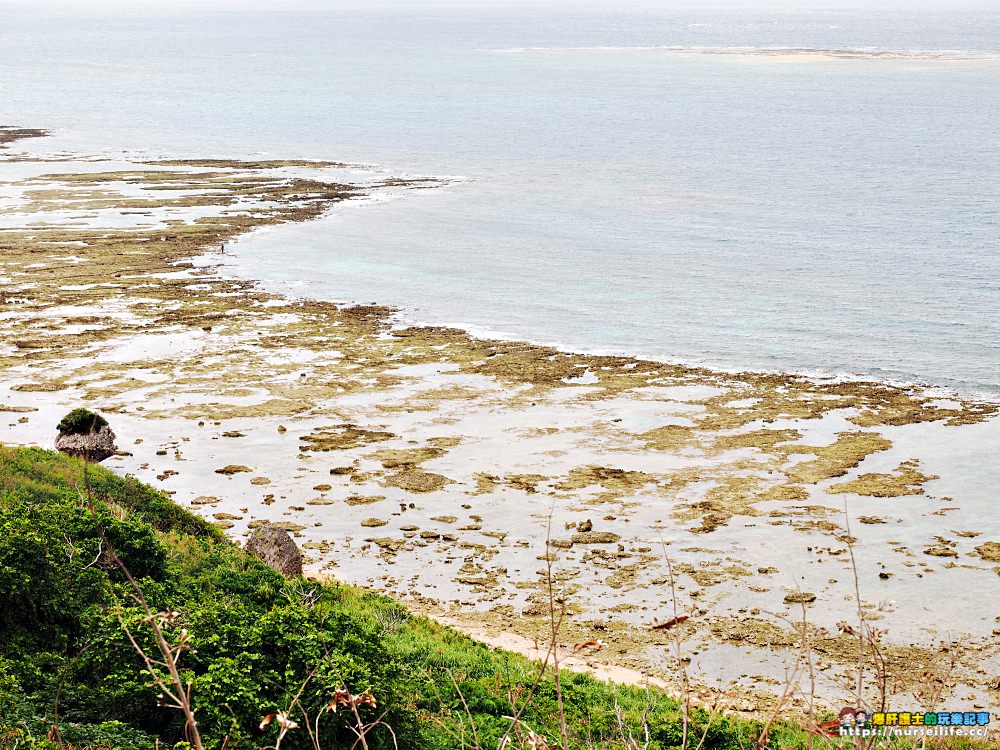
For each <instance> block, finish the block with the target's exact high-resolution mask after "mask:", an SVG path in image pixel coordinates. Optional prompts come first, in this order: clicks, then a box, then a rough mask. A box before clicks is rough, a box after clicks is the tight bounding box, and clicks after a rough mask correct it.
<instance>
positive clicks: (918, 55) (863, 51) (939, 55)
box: [479, 45, 1000, 62]
mask: <svg viewBox="0 0 1000 750" xmlns="http://www.w3.org/2000/svg"><path fill="white" fill-rule="evenodd" d="M479 51H481V52H500V53H503V52H509V53H517V52H666V53H674V54H680V55H749V56H760V57H792V56H795V57H817V58H832V59H842V60H932V61H957V62H962V61H966V62H970V61H988V60H1000V52H993V51H986V50H943V49H937V50H924V49H911V50H905V49H879V48H874V47H794V46H790V47H690V46H684V45H636V46H615V45H595V46H580V47H507V48H502V49H481V50H479Z"/></svg>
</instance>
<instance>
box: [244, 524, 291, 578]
mask: <svg viewBox="0 0 1000 750" xmlns="http://www.w3.org/2000/svg"><path fill="white" fill-rule="evenodd" d="M246 549H247V552H250V553H252V554H254V555H256V556H257V557H259V558H260V559H261V560H262V561H263V562H264V564H265V565H267V566H268V567H270V568H274V570H276V571H278V572H279V573H281V575H283V576H298V575H302V553H301V552H299V548H298V546H297V545H296V544H295V540H294V539H292V535H291V534H289V533H288V532H287V531H285V530H284V529H282V528H279V527H277V526H261V527H260V528H259V529H256V530H255V531H254V532H253V534H252V535H251V537H250V541H248V542H247V546H246Z"/></svg>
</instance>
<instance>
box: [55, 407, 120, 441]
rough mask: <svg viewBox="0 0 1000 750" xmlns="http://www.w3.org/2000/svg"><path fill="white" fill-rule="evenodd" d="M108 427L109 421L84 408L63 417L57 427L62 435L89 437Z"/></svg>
mask: <svg viewBox="0 0 1000 750" xmlns="http://www.w3.org/2000/svg"><path fill="white" fill-rule="evenodd" d="M107 426H108V420H106V419H105V418H104V417H102V416H101V415H100V414H96V413H94V412H92V411H90V409H84V408H83V407H82V406H81V407H79V408H77V409H74V410H73V411H71V412H70V413H69V414H67V415H66V416H65V417H63V418H62V419H61V420H60V421H59V424H58V426H57V429H58V430H59V434H60V435H87V434H89V433H91V432H97V431H98V430H100V429H101V428H102V427H107Z"/></svg>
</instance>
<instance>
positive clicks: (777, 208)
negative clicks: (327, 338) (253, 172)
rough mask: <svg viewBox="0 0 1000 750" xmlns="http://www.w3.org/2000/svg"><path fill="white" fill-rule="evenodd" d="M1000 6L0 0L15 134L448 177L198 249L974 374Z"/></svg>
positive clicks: (555, 323)
mask: <svg viewBox="0 0 1000 750" xmlns="http://www.w3.org/2000/svg"><path fill="white" fill-rule="evenodd" d="M998 118H1000V14H998V13H996V12H993V11H991V10H990V9H989V8H986V9H983V10H974V9H966V10H962V11H941V10H939V11H932V10H920V11H901V10H895V11H890V10H883V11H874V10H866V11H858V10H845V9H833V10H809V11H805V10H792V9H784V10H782V9H775V8H772V9H767V10H752V11H751V10H721V9H692V8H687V9H680V8H675V9H669V8H666V9H665V8H663V7H659V8H657V7H653V6H649V7H640V6H634V7H631V8H628V7H626V8H624V9H622V8H621V7H616V6H615V5H614V4H611V3H608V4H605V5H601V4H589V5H586V6H583V5H579V4H572V3H567V4H563V5H559V6H546V7H541V6H538V5H536V6H520V5H514V4H500V3H496V4H490V3H462V4H459V3H452V4H444V3H437V4H428V3H397V4H395V5H390V4H388V3H379V2H374V3H368V4H364V5H361V4H350V5H347V4H339V3H299V4H297V3H295V2H290V3H282V4H280V5H278V4H275V5H273V6H269V5H267V4H255V5H231V6H213V4H212V3H211V2H205V3H203V4H202V5H201V6H198V5H194V4H192V5H187V6H183V7H168V6H166V5H164V6H163V7H155V6H145V5H139V6H134V7H128V6H125V5H119V6H116V7H110V6H109V7H105V8H101V7H99V6H96V5H93V4H89V3H86V4H83V3H81V4H72V3H70V4H68V5H58V4H43V3H32V4H23V3H9V2H8V3H4V2H0V122H2V123H6V124H16V125H22V126H32V127H45V128H50V129H51V130H52V131H53V133H54V136H53V138H51V139H48V140H46V141H34V142H31V141H29V142H26V144H25V145H23V146H22V147H23V148H30V149H32V150H35V149H43V150H46V151H50V152H59V151H70V152H74V153H76V152H82V153H86V154H101V155H108V154H110V155H125V156H127V157H129V158H145V157H149V156H179V157H184V156H190V157H196V156H197V157H207V156H220V157H246V158H259V157H265V156H266V157H268V158H284V157H290V158H291V157H296V158H298V157H301V158H313V159H333V160H338V161H346V162H351V163H356V164H359V165H365V166H364V167H359V168H358V169H356V170H354V172H356V174H357V177H358V178H359V179H370V178H371V177H373V176H375V177H378V176H382V175H384V174H391V175H397V176H434V177H442V178H448V182H447V184H445V185H443V186H442V187H440V188H436V189H431V190H410V191H397V192H396V193H393V194H391V195H386V196H384V197H385V199H382V200H370V201H359V202H352V203H346V204H341V205H340V206H338V207H337V208H335V209H334V210H333V211H332V212H331V213H330V214H329V215H328V216H326V217H324V218H322V219H320V220H318V221H314V222H311V223H308V224H303V225H292V226H284V227H280V228H276V229H272V230H267V231H263V232H259V233H256V234H253V235H250V236H248V237H246V238H244V239H242V240H240V241H239V242H237V243H236V244H235V245H234V247H233V252H232V257H231V258H230V260H229V266H228V269H227V272H230V273H234V274H238V275H241V276H245V277H249V278H253V279H258V280H260V281H261V282H262V284H264V285H265V286H266V287H268V288H272V289H280V290H284V291H287V292H289V293H292V294H296V295H301V296H308V297H316V298H323V299H335V300H345V301H359V302H378V303H384V304H390V305H396V306H398V307H400V308H401V315H402V316H403V317H404V318H406V319H409V320H415V321H420V322H426V323H435V324H445V325H452V326H458V327H464V328H467V329H470V330H472V331H474V332H477V333H482V334H483V335H496V336H503V337H509V338H516V339H525V340H531V341H538V342H543V343H551V344H556V345H558V346H560V347H564V348H567V349H573V350H579V351H595V352H620V353H628V354H635V355H641V356H648V357H653V358H659V359H664V360H667V361H672V362H686V363H696V364H703V365H708V366H711V367H716V368H724V369H757V370H782V371H793V372H806V373H812V374H817V375H834V376H851V377H854V376H860V377H866V378H872V377H874V378H878V379H884V380H890V381H902V382H919V383H927V384H931V385H934V386H940V387H942V388H943V389H946V390H949V391H956V392H958V393H962V394H965V395H973V396H985V397H987V398H993V399H996V398H1000V366H998V365H1000V202H998V196H1000V126H998V124H997V122H998Z"/></svg>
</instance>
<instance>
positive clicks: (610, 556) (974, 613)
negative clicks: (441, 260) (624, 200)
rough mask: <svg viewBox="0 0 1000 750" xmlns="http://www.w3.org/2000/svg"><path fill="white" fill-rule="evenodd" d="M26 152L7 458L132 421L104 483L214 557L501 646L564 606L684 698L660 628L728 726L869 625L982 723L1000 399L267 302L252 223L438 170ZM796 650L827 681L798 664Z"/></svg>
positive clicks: (1, 244) (14, 186) (828, 681)
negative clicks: (133, 484) (357, 179)
mask: <svg viewBox="0 0 1000 750" xmlns="http://www.w3.org/2000/svg"><path fill="white" fill-rule="evenodd" d="M16 134H19V135H16ZM15 135H16V137H15ZM42 135H44V133H43V132H42V131H29V130H23V129H21V130H18V129H0V321H2V323H0V324H2V330H3V336H2V338H0V372H2V378H0V420H2V423H3V431H2V432H0V441H2V442H4V443H8V444H37V445H43V446H46V447H49V446H51V444H52V441H53V439H54V437H55V425H56V423H57V422H58V420H59V418H60V417H61V416H62V415H63V414H64V413H66V412H67V411H69V410H70V409H72V408H74V407H76V406H80V405H84V406H87V407H88V408H91V409H93V410H96V411H99V412H101V413H102V414H104V415H106V416H107V418H108V419H109V421H110V422H111V424H112V426H113V429H114V430H115V432H116V433H117V435H118V443H119V448H120V449H121V450H120V452H119V454H118V455H117V456H115V457H114V458H112V459H110V460H109V461H108V462H107V464H106V465H108V466H109V467H110V468H112V469H113V470H115V471H116V472H120V473H130V474H134V475H136V476H137V477H139V478H141V479H142V480H144V481H147V482H150V483H151V484H153V485H154V486H156V487H159V488H161V489H162V490H163V491H164V492H166V493H168V494H169V495H171V496H172V497H173V498H174V500H175V501H177V502H179V503H181V504H182V505H184V506H186V507H190V508H191V509H192V510H193V511H194V512H196V513H199V514H201V515H202V516H205V517H207V518H209V519H211V520H213V521H214V522H216V523H217V524H218V525H219V526H221V527H222V528H224V529H226V531H227V533H229V534H230V535H232V536H233V537H234V538H236V539H241V538H243V537H244V536H246V535H247V534H249V533H250V531H251V530H252V529H254V528H256V527H259V526H261V525H263V524H266V523H275V524H278V525H281V526H282V527H284V528H286V529H288V530H289V531H290V532H291V533H292V534H293V535H294V536H295V537H296V540H297V542H298V543H299V545H300V547H302V549H303V551H304V552H305V554H306V555H307V558H308V568H309V570H310V572H311V574H312V575H317V576H323V575H329V576H335V577H337V578H340V579H343V580H345V581H348V582H351V583H355V584H360V585H365V586H369V587H372V588H374V589H378V590H380V591H383V592H385V593H388V594H390V595H392V596H394V597H396V598H398V599H399V600H400V601H403V602H405V603H406V604H407V605H408V606H410V607H412V608H413V609H416V610H419V611H421V612H425V613H427V614H431V615H434V616H437V617H439V618H442V619H444V620H446V621H447V622H449V623H451V624H454V625H455V626H457V627H460V628H466V629H468V630H470V632H474V633H476V634H478V635H480V637H483V638H485V639H486V640H488V641H490V642H494V643H497V644H500V645H507V646H508V647H512V648H522V647H523V648H526V649H528V650H530V648H528V646H526V645H525V644H536V643H537V642H538V641H539V640H542V641H544V640H545V639H546V638H547V637H548V636H547V635H546V634H547V632H548V629H549V621H550V615H551V613H552V611H553V610H557V614H558V613H563V616H562V624H563V627H562V631H561V634H560V643H561V644H562V646H563V648H564V650H565V651H566V652H572V651H573V648H574V644H583V643H587V642H595V643H598V642H599V643H600V644H603V645H601V646H600V647H593V648H589V649H587V650H585V651H578V653H577V654H576V656H575V657H574V662H575V665H576V666H578V667H579V668H592V669H594V670H597V671H598V673H600V674H604V675H606V676H611V677H612V678H614V679H628V680H632V681H637V680H640V679H643V676H646V677H648V678H649V679H650V680H652V681H653V682H654V683H655V684H662V685H666V686H668V687H671V686H676V684H677V679H678V673H677V670H676V669H675V667H674V666H673V665H672V660H673V659H674V658H675V656H676V653H675V647H676V645H677V644H676V641H675V638H676V637H677V636H680V637H681V638H682V640H683V644H682V645H683V654H682V660H683V661H684V663H685V664H686V665H687V669H688V670H690V674H691V676H692V678H693V679H694V680H695V681H696V682H697V683H698V684H699V685H700V686H701V688H702V689H704V690H705V691H706V693H708V692H711V691H721V692H723V693H725V694H726V695H727V696H728V697H727V700H728V701H730V708H733V709H735V710H745V711H750V712H754V711H759V710H762V708H763V707H764V706H767V705H770V704H771V703H773V701H774V696H775V694H776V693H778V692H781V690H782V685H783V684H784V682H785V681H786V680H787V679H792V680H794V681H798V680H800V679H801V680H803V681H804V682H802V683H801V684H800V686H799V689H798V690H797V691H793V692H794V696H795V697H794V701H793V705H794V706H798V707H803V706H804V705H805V703H806V701H807V700H808V695H809V693H815V694H816V695H817V696H818V697H819V698H820V699H821V700H824V701H827V702H830V703H831V704H836V702H837V701H839V700H841V699H842V698H843V697H844V696H846V695H848V694H849V692H850V690H851V688H852V686H853V680H854V677H853V675H854V673H855V672H856V669H857V660H858V654H857V645H858V641H857V638H856V637H855V636H853V635H852V634H851V633H852V628H857V623H858V620H859V610H860V613H862V614H863V616H864V618H865V620H866V621H867V622H868V623H869V624H873V625H876V624H877V627H878V628H879V629H880V630H883V629H884V630H885V631H886V632H885V633H884V634H882V635H881V636H880V638H881V639H882V643H883V645H884V655H885V656H886V657H887V659H888V663H889V664H890V665H891V671H892V680H890V681H889V682H890V684H891V690H892V692H893V693H896V694H900V695H908V694H909V693H911V692H912V691H913V690H915V689H917V688H918V687H919V686H920V685H922V684H926V683H927V681H928V679H933V680H939V681H940V683H941V686H942V688H941V689H942V690H943V689H945V688H947V689H948V690H949V691H954V694H955V695H956V696H957V697H958V698H959V699H961V701H962V702H963V703H964V704H965V705H976V706H977V707H979V706H983V707H989V708H991V709H992V710H997V708H998V707H1000V692H998V687H1000V683H998V677H1000V656H998V651H1000V646H998V639H997V637H996V636H997V633H998V632H1000V631H998V630H997V629H998V628H1000V611H998V605H997V597H996V595H995V592H996V590H997V584H998V580H997V576H998V574H1000V566H998V555H997V554H996V549H997V548H998V546H997V545H998V544H1000V526H998V524H997V523H996V521H995V512H994V508H995V494H994V492H995V490H994V488H995V486H996V483H995V482H996V480H997V474H996V469H995V466H996V460H995V456H996V453H997V450H998V449H1000V421H998V411H1000V407H998V405H997V404H994V403H988V402H983V401H977V400H969V399H966V398H963V397H961V396H958V395H955V394H948V393H943V392H940V391H936V390H933V389H930V388H926V387H917V386H906V387H904V386H895V385H890V384H885V383H878V382H861V381H857V382H850V381H841V380H832V379H831V380H820V379H815V378H812V379H811V378H807V377H804V376H799V375H794V374H778V373H761V372H716V371H712V370H709V369H704V368H695V367H686V366H680V365H676V364H669V363H665V362H656V361H650V360H642V359H635V358H629V357H619V356H614V357H611V356H592V355H583V354H575V353H572V352H565V351H560V350H557V349H554V348H551V347H545V346H538V345H534V344H529V343H524V342H512V341H498V340H484V339H478V338H474V337H473V336H471V335H469V334H468V333H466V332H464V331H462V330H458V329H453V328H445V327H433V326H413V325H407V324H404V323H402V322H400V320H399V318H398V317H397V316H396V315H395V311H394V310H393V309H391V308H389V307H383V306H377V305H364V306H359V305H347V304H335V303H331V302H322V301H315V300H307V299H294V298H291V297H285V296H282V295H279V294H275V293H267V292H264V291H262V290H261V289H260V288H259V287H258V286H257V285H255V284H254V283H252V282H249V281H244V280H236V279H232V278H226V277H225V275H224V274H223V273H221V269H220V262H221V260H222V258H221V255H220V253H221V252H222V251H223V249H224V248H227V247H228V249H225V252H230V253H232V252H238V251H239V250H238V238H239V237H240V236H241V235H243V234H245V233H247V232H252V231H255V230H260V229H262V228H264V227H273V228H274V231H275V232H279V233H280V227H281V225H283V224H289V223H293V222H303V221H308V220H310V219H313V218H316V217H318V216H320V215H322V214H323V213H324V212H327V211H330V210H336V206H337V204H338V203H340V202H342V201H349V200H355V199H360V198H365V197H369V196H372V195H376V194H377V193H378V192H379V191H383V190H390V189H391V190H396V191H399V190H402V191H405V190H407V189H424V188H430V189H433V188H435V187H436V186H437V185H438V183H437V182H436V181H435V180H431V179H407V180H402V179H394V178H379V179H376V180H369V181H367V182H365V183H363V184H361V183H354V182H350V181H349V180H348V179H347V175H346V173H345V172H344V168H345V167H347V166H349V165H344V164H339V163H334V162H308V161H303V160H291V161H282V160H273V159H269V160H264V161H261V160H258V161H249V162H242V161H233V160H221V159H214V158H211V157H206V158H203V159H171V160H158V161H155V162H147V163H142V162H139V161H122V160H121V159H115V160H107V159H102V158H98V157H87V158H78V159H77V158H73V157H72V156H71V155H70V156H66V157H63V158H61V159H58V160H53V159H51V158H48V157H34V156H33V155H32V154H31V153H30V152H26V151H17V150H16V149H18V148H28V147H29V146H30V143H31V141H27V140H24V139H27V138H32V137H38V136H42ZM328 174H329V175H330V176H329V177H327V176H326V175H328ZM403 199H404V200H405V197H404V198H403ZM276 236H279V237H280V234H279V235H276ZM233 243H235V245H234V244H233ZM855 576H857V580H855ZM856 585H857V588H858V590H860V593H861V600H862V601H861V602H860V607H859V602H857V601H856V597H855V586H856ZM679 613H683V614H685V615H687V616H688V617H689V619H687V620H686V621H684V622H683V623H681V624H678V625H677V626H676V627H675V628H669V629H662V628H654V626H655V625H656V624H657V623H662V622H664V621H666V620H669V619H670V618H673V617H676V616H677V615H678V614H679ZM845 626H846V627H845ZM803 644H805V645H806V647H807V650H808V652H809V653H810V654H811V656H812V662H811V664H812V667H813V672H812V674H811V675H810V674H806V673H805V672H803V671H802V670H799V672H798V673H797V674H796V675H795V676H794V677H791V678H790V677H789V675H790V674H791V673H792V669H793V667H794V665H795V664H798V663H799V660H800V650H801V649H802V647H803ZM531 647H532V648H534V647H535V646H534V645H532V646H531ZM595 648H596V650H595ZM928 675H931V677H930V678H929V677H928ZM810 680H811V681H812V682H813V683H814V685H813V686H808V685H806V684H805V682H806V681H810Z"/></svg>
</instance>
